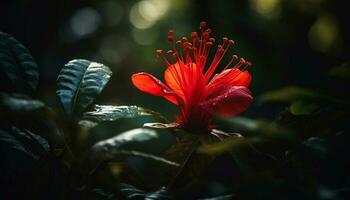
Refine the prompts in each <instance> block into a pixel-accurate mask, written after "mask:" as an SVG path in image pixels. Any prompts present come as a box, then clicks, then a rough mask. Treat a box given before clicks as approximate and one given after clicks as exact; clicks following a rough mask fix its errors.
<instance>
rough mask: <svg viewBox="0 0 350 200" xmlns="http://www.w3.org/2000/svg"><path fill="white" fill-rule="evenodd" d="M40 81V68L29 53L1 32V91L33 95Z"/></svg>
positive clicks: (9, 36)
mask: <svg viewBox="0 0 350 200" xmlns="http://www.w3.org/2000/svg"><path fill="white" fill-rule="evenodd" d="M38 80H39V73H38V66H37V65H36V63H35V61H34V59H33V57H32V56H31V55H30V53H29V51H28V50H27V49H26V48H25V47H24V46H23V45H22V44H21V43H20V42H18V41H17V40H16V39H15V38H13V37H12V36H11V35H9V34H6V33H3V32H0V88H1V90H4V91H6V92H9V93H13V92H17V93H25V94H32V93H33V92H34V91H35V90H36V87H37V85H38Z"/></svg>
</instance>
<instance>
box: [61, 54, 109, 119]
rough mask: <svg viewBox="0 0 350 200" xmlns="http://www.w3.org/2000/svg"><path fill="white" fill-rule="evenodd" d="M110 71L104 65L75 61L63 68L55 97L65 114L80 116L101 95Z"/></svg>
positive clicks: (81, 60)
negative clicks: (57, 98)
mask: <svg viewBox="0 0 350 200" xmlns="http://www.w3.org/2000/svg"><path fill="white" fill-rule="evenodd" d="M111 75H112V71H111V70H110V69H109V68H108V67H107V66H105V65H103V64H100V63H96V62H91V61H88V60H83V59H77V60H72V61H70V62H68V63H67V64H66V65H64V66H63V68H62V70H61V72H60V74H59V75H58V78H57V87H58V90H57V95H58V97H59V99H60V101H61V103H62V105H63V108H64V110H65V112H66V113H68V114H70V115H73V114H74V115H76V114H80V113H81V112H82V111H83V110H84V109H85V108H86V107H88V106H89V105H90V104H91V103H92V102H93V101H94V100H95V98H96V97H97V96H98V95H99V94H100V93H101V91H102V90H103V88H104V87H105V86H106V84H107V83H108V81H109V79H110V77H111Z"/></svg>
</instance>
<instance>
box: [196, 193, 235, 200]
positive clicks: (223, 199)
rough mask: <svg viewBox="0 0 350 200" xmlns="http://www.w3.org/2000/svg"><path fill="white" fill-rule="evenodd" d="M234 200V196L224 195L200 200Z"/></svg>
mask: <svg viewBox="0 0 350 200" xmlns="http://www.w3.org/2000/svg"><path fill="white" fill-rule="evenodd" d="M232 199H233V195H230V194H228V195H222V196H218V197H210V198H205V199H199V200H232Z"/></svg>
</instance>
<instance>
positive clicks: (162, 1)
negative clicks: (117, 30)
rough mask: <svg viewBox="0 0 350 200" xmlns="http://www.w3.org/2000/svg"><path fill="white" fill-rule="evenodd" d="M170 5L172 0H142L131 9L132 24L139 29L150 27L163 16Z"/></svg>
mask: <svg viewBox="0 0 350 200" xmlns="http://www.w3.org/2000/svg"><path fill="white" fill-rule="evenodd" d="M169 7H170V0H142V1H140V2H138V3H136V4H134V5H133V6H132V8H131V10H130V15H129V19H130V22H131V24H132V25H133V26H134V27H136V28H138V29H148V28H150V27H152V26H153V25H154V24H155V22H156V21H157V20H159V19H161V17H163V16H164V15H165V14H166V13H167V11H168V10H169Z"/></svg>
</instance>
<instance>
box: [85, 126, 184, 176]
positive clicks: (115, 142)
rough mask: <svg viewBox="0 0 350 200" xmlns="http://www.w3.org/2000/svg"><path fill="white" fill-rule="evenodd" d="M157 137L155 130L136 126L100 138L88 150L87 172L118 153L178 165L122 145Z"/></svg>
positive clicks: (118, 154)
mask: <svg viewBox="0 0 350 200" xmlns="http://www.w3.org/2000/svg"><path fill="white" fill-rule="evenodd" d="M155 138H158V135H157V133H156V131H154V130H152V129H145V128H138V129H133V130H129V131H126V132H124V133H121V134H119V135H117V136H115V137H112V138H109V139H106V140H102V141H100V142H98V143H96V144H95V145H94V146H93V147H92V148H91V149H90V152H89V155H88V158H87V160H86V162H87V165H89V166H88V171H89V172H88V173H89V174H91V173H92V172H94V171H95V169H96V168H97V167H98V166H99V165H100V163H102V162H104V161H110V160H113V159H115V158H117V157H118V156H120V155H131V156H138V157H143V158H148V159H152V160H155V161H158V162H162V163H165V164H167V165H172V166H178V164H177V163H175V162H172V161H169V160H166V159H164V158H160V157H157V156H154V155H151V154H146V153H142V152H137V151H129V150H123V149H122V147H124V146H125V145H127V144H129V143H133V142H144V141H148V140H151V139H155Z"/></svg>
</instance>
